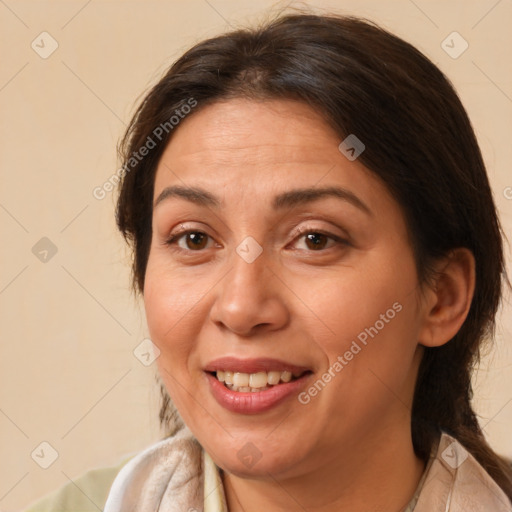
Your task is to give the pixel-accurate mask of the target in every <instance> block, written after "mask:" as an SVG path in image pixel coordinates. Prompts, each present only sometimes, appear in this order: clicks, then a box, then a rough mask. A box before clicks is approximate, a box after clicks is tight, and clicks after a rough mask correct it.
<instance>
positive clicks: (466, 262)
mask: <svg viewBox="0 0 512 512" xmlns="http://www.w3.org/2000/svg"><path fill="white" fill-rule="evenodd" d="M474 291H475V258H474V256H473V253H472V252H471V251H470V250H469V249H466V248H457V249H454V250H452V251H451V252H450V253H449V255H448V256H446V257H445V258H443V259H442V260H441V261H440V262H439V263H438V265H437V273H436V276H435V280H434V283H433V284H432V285H430V286H429V289H428V290H427V292H426V294H425V301H424V324H423V326H422V329H421V331H420V336H419V339H418V342H419V343H420V344H421V345H424V346H426V347H439V346H441V345H444V344H445V343H447V342H448V341H450V340H451V339H452V338H453V337H454V336H455V335H456V334H457V332H458V331H459V330H460V328H461V327H462V324H463V323H464V321H465V320H466V317H467V315H468V312H469V309H470V306H471V301H472V299H473V294H474Z"/></svg>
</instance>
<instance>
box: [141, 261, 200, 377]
mask: <svg viewBox="0 0 512 512" xmlns="http://www.w3.org/2000/svg"><path fill="white" fill-rule="evenodd" d="M207 291H208V286H207V285H205V284H204V282H202V281H201V280H200V279H198V278H197V277H196V278H193V277H192V276H187V275H184V274H183V273H182V274H180V273H179V272H176V271H174V270H172V269H168V268H166V266H165V265H163V264H161V263H160V262H159V261H158V258H157V257H153V258H151V257H150V259H149V260H148V266H147V271H146V277H145V285H144V308H145V312H146V319H147V324H148V329H149V333H150V337H151V340H152V341H153V343H154V344H155V345H157V347H158V348H159V349H160V352H161V357H159V363H160V364H163V365H164V366H165V367H166V368H168V369H171V368H172V370H173V372H178V373H179V374H181V373H183V372H184V370H185V365H186V363H187V358H188V356H189V354H190V353H191V352H192V351H193V350H194V340H195V339H197V332H196V330H199V329H200V324H199V322H197V321H195V318H196V317H198V315H199V311H200V308H201V299H202V298H204V295H205V294H206V293H207Z"/></svg>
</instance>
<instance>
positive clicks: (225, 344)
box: [144, 99, 474, 512]
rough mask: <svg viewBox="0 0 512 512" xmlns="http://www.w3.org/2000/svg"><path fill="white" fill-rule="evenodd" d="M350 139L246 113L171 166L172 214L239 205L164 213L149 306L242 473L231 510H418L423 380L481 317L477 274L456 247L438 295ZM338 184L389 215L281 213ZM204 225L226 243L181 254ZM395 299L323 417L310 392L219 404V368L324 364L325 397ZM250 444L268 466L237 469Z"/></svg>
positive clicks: (206, 442) (211, 430) (312, 120)
mask: <svg viewBox="0 0 512 512" xmlns="http://www.w3.org/2000/svg"><path fill="white" fill-rule="evenodd" d="M340 142H341V139H340V137H339V136H338V135H337V134H336V133H335V132H334V131H333V130H332V129H331V128H330V127H329V126H328V125H327V124H326V123H325V121H324V120H323V119H322V118H321V117H320V115H319V114H318V113H317V112H316V111H315V110H313V109H312V108H311V107H309V106H308V105H305V104H302V103H299V102H295V101H291V100H272V101H260V102H256V101H249V100H244V99H232V100H229V101H225V102H217V103H214V104H212V105H209V106H206V107H204V108H202V109H200V110H198V111H197V112H195V113H194V114H193V115H190V116H188V117H187V118H186V119H185V120H183V121H182V122H181V123H180V125H179V126H178V127H177V128H176V129H175V132H174V133H173V137H172V139H171V141H170V143H169V144H168V146H167V148H166V149H165V151H164V153H163V155H162V157H161V160H160V162H159V165H158V168H157V172H156V177H155V188H154V199H155V200H156V198H157V197H158V196H159V194H160V192H161V191H162V190H163V189H164V188H165V187H168V186H171V185H188V186H192V185H193V186H200V187H203V188H205V189H207V190H208V191H209V192H211V193H213V194H215V195H217V196H219V198H220V199H221V201H222V202H223V205H222V207H220V209H218V210H215V209H214V208H213V207H204V206H199V205H196V204H193V203H192V202H190V201H187V200H185V199H183V198H178V197H172V198H169V199H167V200H164V201H162V202H161V203H159V204H158V205H157V206H156V207H155V208H154V212H153V222H152V227H153V238H152V242H151V249H150V255H149V260H148V265H147V271H146V277H145V288H144V303H145V309H146V315H147V322H148V328H149V332H150V335H151V339H152V340H153V342H154V343H155V344H156V345H157V346H158V348H159V349H160V351H161V354H160V357H159V358H158V359H157V364H158V369H159V372H160V374H161V377H162V379H163V381H164V383H165V385H166V388H167V390H168V392H169V394H170V396H171V398H172V400H173V402H174V404H175V405H176V407H177V408H178V410H179V412H180V414H181V416H182V418H183V419H184V421H185V423H186V424H187V425H188V426H189V428H190V430H191V431H192V432H193V434H194V435H195V436H196V438H197V439H198V440H199V442H200V443H201V444H202V446H203V447H204V449H205V450H206V451H207V452H208V453H209V454H210V455H211V457H212V458H213V460H214V461H215V463H216V464H217V465H218V466H219V467H220V468H222V469H223V470H224V476H223V479H224V488H225V492H226V497H227V501H228V506H229V510H230V511H231V512H238V511H242V510H244V511H246V512H249V511H257V510H268V511H281V510H283V511H284V510H287V511H290V510H292V511H299V510H301V511H302V510H304V509H307V510H311V511H315V512H323V511H327V510H329V511H332V510H350V511H351V512H363V511H365V512H367V511H369V510H371V511H390V510H393V511H400V510H403V507H405V506H406V505H407V503H408V502H409V500H410V499H411V497H412V495H413V494H414V491H415V489H416V486H417V484H418V481H419V479H420V477H421V474H422V472H423V470H424V467H425V466H424V463H423V461H421V460H419V459H418V458H417V457H416V456H415V454H414V451H413V447H412V440H411V433H410V421H411V418H410V410H411V404H412V396H413V390H414V383H415V380H416V375H417V370H418V366H419V363H420V360H421V355H422V352H423V346H436V345H441V344H442V343H445V342H447V341H448V340H449V339H450V338H451V337H452V336H453V335H454V334H455V333H456V332H457V330H458V329H459V328H460V326H461V324H462V322H463V321H464V319H465V317H466V315H467V311H468V309H469V304H470V300H471V296H472V293H473V289H474V262H473V259H472V256H471V254H470V253H469V252H468V251H466V250H463V249H461V250H458V251H454V253H453V254H452V256H451V257H450V258H446V259H445V260H443V261H441V262H439V267H438V269H439V270H440V271H441V272H440V274H439V277H438V278H437V281H436V284H435V286H432V287H431V288H427V287H425V286H423V287H422V286H420V284H419V282H418V275H417V270H416V266H415V262H414V258H413V254H412V249H411V245H410V240H409V237H408V234H407V230H406V225H405V220H404V216H403V213H402V211H401V208H400V206H399V205H398V203H397V202H396V201H395V200H394V199H393V198H392V197H391V195H390V194H389V192H388V190H387V189H386V187H385V185H384V184H383V183H382V182H381V181H380V180H379V179H378V178H377V177H376V176H375V175H374V174H372V173H371V172H369V171H368V170H367V169H366V168H365V167H364V166H363V165H362V164H361V163H360V162H359V161H358V160H355V161H353V162H351V161H349V160H348V159H347V158H346V157H345V156H344V155H343V154H342V153H341V152H340V151H339V150H338V145H339V143H340ZM363 142H364V141H363ZM331 185H332V186H339V187H343V188H345V189H348V190H349V191H350V192H352V193H353V194H354V195H355V196H357V197H358V198H359V199H360V200H361V201H362V202H364V204H366V205H367V206H368V208H369V209H370V210H371V213H370V214H368V213H366V212H365V211H363V210H361V209H360V208H358V207H356V206H354V205H353V204H351V203H350V202H348V201H345V200H340V199H337V198H333V197H327V198H322V199H320V200H317V201H315V202H312V203H309V204H303V205H298V206H295V207H293V208H288V209H286V210H285V211H280V212H274V211H273V209H272V206H271V200H272V198H273V196H274V195H275V194H278V193H280V192H284V191H288V190H291V189H294V188H299V187H315V188H319V187H324V186H331ZM186 229H187V230H188V229H193V230H194V231H198V232H201V233H205V234H206V235H208V236H207V237H206V238H205V239H203V241H202V242H199V243H198V241H197V240H198V239H197V236H196V239H195V242H193V241H192V240H191V239H190V237H189V236H187V235H185V236H182V238H181V239H180V240H179V241H178V242H177V245H167V244H165V241H166V240H167V239H168V237H169V235H170V234H172V233H178V232H180V231H181V232H183V231H184V230H186ZM309 229H311V230H313V231H317V232H318V230H320V231H321V232H326V233H328V236H331V235H334V236H337V237H339V238H340V239H342V240H344V241H345V242H343V243H336V241H335V240H334V239H330V238H323V237H322V236H320V238H318V240H319V243H318V246H319V247H318V246H315V245H314V244H313V243H311V242H309V243H308V241H307V239H306V237H305V236H303V235H302V233H304V232H306V230H309ZM249 236H250V237H253V238H254V239H255V240H256V241H257V242H258V244H259V245H260V246H261V248H262V249H263V252H262V253H261V254H260V255H259V256H258V257H257V258H256V259H255V260H254V261H253V262H252V263H248V262H247V261H246V260H244V259H243V258H241V257H240V256H239V254H238V253H237V252H236V248H237V246H239V244H240V243H241V242H242V241H243V240H244V239H245V238H246V237H249ZM180 249H181V250H180ZM395 303H399V304H400V305H401V306H402V309H401V311H400V312H398V313H397V314H396V316H395V317H394V318H393V319H391V320H389V322H387V323H385V326H384V328H382V329H380V330H379V332H378V335H376V336H375V337H374V338H373V339H372V338H369V341H368V344H367V346H364V347H363V348H362V350H361V351H360V352H359V353H358V354H357V355H355V356H354V358H353V359H352V360H351V361H349V362H348V363H347V364H346V365H344V367H343V369H342V371H339V372H338V373H337V374H336V377H335V378H333V379H332V380H331V382H329V383H328V384H327V385H326V386H325V388H324V389H323V390H322V391H321V392H319V393H318V394H317V395H316V396H315V397H314V398H312V399H311V401H310V402H309V403H308V404H305V405H304V404H302V403H300V402H299V401H298V400H297V397H295V396H294V397H290V398H289V399H287V400H286V401H285V402H283V403H281V404H280V405H278V406H277V407H275V408H273V409H271V410H269V411H267V412H264V413H260V414H256V415H242V414H236V413H232V412H229V411H227V410H225V409H224V408H222V407H221V406H220V405H219V404H218V403H217V402H216V401H215V399H214V398H213V396H212V395H211V393H210V389H209V385H208V382H207V381H206V379H205V376H204V372H203V368H204V367H205V365H206V364H207V363H209V362H210V361H212V360H213V359H216V358H218V357H221V356H235V357H239V358H252V357H272V358H276V359H282V360H285V361H288V362H290V363H293V364H296V365H301V366H305V367H308V368H310V369H311V370H312V371H313V375H312V376H311V377H310V380H309V381H308V384H307V385H305V389H306V390H307V388H308V387H309V386H311V385H312V384H313V383H314V382H315V381H316V380H317V379H318V378H320V377H321V375H322V374H323V373H324V372H326V371H327V370H328V369H329V368H330V367H331V366H332V365H333V364H334V362H335V361H336V360H337V358H338V356H340V355H341V356H343V354H345V352H346V351H347V350H348V349H349V347H350V346H351V343H352V341H353V340H356V339H357V336H358V335H359V334H360V333H361V332H362V331H364V329H365V328H369V327H370V326H374V325H375V324H376V321H377V320H379V319H380V318H381V315H382V314H385V313H386V311H387V310H389V309H390V308H392V306H393V304H395ZM249 441H250V442H251V443H253V444H254V445H255V446H256V447H257V449H258V450H259V452H260V453H261V458H260V460H259V461H258V462H257V463H256V464H255V465H254V466H252V467H250V468H249V467H247V466H246V465H245V464H244V463H243V462H242V460H241V459H239V457H238V456H237V452H238V451H239V450H240V449H241V448H242V447H244V445H245V444H246V443H247V442H249ZM397 462H398V463H397ZM368 489H371V492H368Z"/></svg>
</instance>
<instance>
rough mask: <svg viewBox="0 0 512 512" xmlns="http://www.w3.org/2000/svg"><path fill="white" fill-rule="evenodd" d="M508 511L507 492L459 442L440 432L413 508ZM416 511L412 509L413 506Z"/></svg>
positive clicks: (455, 511)
mask: <svg viewBox="0 0 512 512" xmlns="http://www.w3.org/2000/svg"><path fill="white" fill-rule="evenodd" d="M445 506H447V507H448V506H449V510H450V511H453V512H467V511H469V510H471V512H488V511H490V510H492V511H493V512H512V504H511V502H510V500H509V499H508V497H507V495H506V494H505V493H504V492H503V490H502V489H501V488H500V487H499V486H498V484H497V483H496V482H495V481H494V480H493V479H492V478H491V476H490V475H489V474H488V473H487V472H486V471H485V469H484V468H483V467H482V466H481V465H480V464H479V463H478V461H477V460H476V459H475V458H474V457H473V455H471V453H469V452H468V451H467V450H466V449H465V448H464V447H463V446H462V444H461V443H460V442H459V441H457V440H456V439H455V438H453V437H451V436H449V435H448V434H446V433H443V434H442V435H441V438H440V441H439V446H438V448H437V453H436V455H435V459H434V460H433V462H432V465H431V467H430V470H429V471H428V474H427V478H426V480H425V484H424V487H423V490H422V492H421V494H420V498H419V500H418V503H417V511H418V512H423V511H429V512H431V511H434V510H435V511H436V512H437V510H443V511H444V510H448V509H445V508H444V507H445ZM415 510H416V509H415Z"/></svg>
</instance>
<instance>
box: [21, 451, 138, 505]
mask: <svg viewBox="0 0 512 512" xmlns="http://www.w3.org/2000/svg"><path fill="white" fill-rule="evenodd" d="M134 456H135V454H130V455H125V456H124V457H123V458H122V459H121V461H120V462H119V463H118V464H116V465H113V466H108V467H103V468H96V469H91V470H89V471H87V472H86V473H84V474H82V475H81V476H80V477H78V478H76V479H74V480H73V481H72V482H69V483H67V484H65V485H63V486H62V487H60V488H59V489H57V490H56V491H53V492H52V493H50V494H48V495H47V496H45V497H44V498H42V499H40V500H38V501H37V502H35V503H33V504H32V505H30V506H29V507H28V508H27V509H25V510H24V512H98V510H103V507H104V505H105V502H106V500H107V496H108V493H109V491H110V487H111V485H112V482H113V481H114V480H115V478H116V476H117V474H118V473H119V471H120V470H121V469H122V468H123V467H124V466H125V464H126V463H127V462H128V461H130V460H131V459H132V458H133V457H134Z"/></svg>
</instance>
